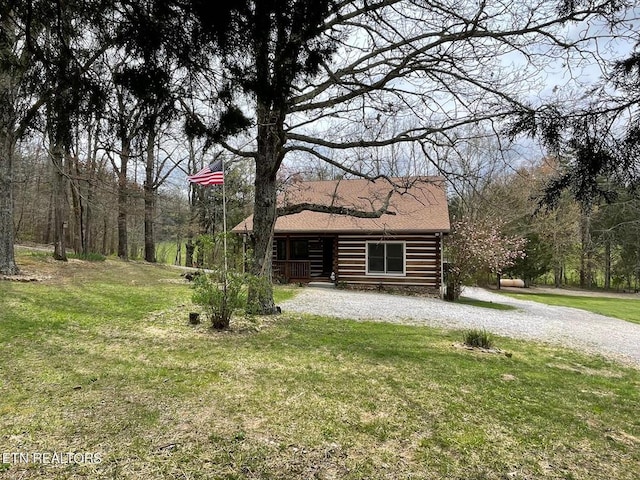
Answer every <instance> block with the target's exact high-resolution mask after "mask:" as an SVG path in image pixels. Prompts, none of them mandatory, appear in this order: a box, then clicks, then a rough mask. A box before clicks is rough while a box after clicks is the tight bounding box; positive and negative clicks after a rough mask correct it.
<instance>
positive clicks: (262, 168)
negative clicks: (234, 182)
mask: <svg viewBox="0 0 640 480" xmlns="http://www.w3.org/2000/svg"><path fill="white" fill-rule="evenodd" d="M283 112H284V110H282V111H280V112H278V111H274V110H273V109H268V108H267V107H265V106H260V105H259V106H258V112H257V113H258V115H257V118H258V155H257V158H256V179H255V182H254V186H255V205H254V209H253V237H254V262H253V273H254V274H255V275H258V276H259V277H260V278H261V279H262V280H263V281H262V282H261V285H260V288H258V289H253V291H250V292H249V302H250V305H252V307H253V308H255V309H257V310H258V311H259V312H260V313H262V314H272V313H275V312H276V307H275V304H274V301H273V286H272V283H271V280H272V277H271V273H272V272H271V260H272V259H271V256H272V252H273V229H274V226H275V222H276V207H277V205H276V200H277V199H276V197H277V182H276V174H277V172H278V168H279V166H280V164H281V162H282V159H283V155H284V153H283V150H284V148H283V147H284V130H283V124H284V113H283Z"/></svg>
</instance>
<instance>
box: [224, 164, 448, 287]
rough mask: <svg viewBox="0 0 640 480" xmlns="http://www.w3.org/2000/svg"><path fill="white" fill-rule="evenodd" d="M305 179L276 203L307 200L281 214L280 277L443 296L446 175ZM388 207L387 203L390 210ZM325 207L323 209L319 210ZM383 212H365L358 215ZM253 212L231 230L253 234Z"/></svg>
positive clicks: (276, 272)
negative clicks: (288, 212)
mask: <svg viewBox="0 0 640 480" xmlns="http://www.w3.org/2000/svg"><path fill="white" fill-rule="evenodd" d="M390 180H391V182H393V185H392V183H390V182H389V181H388V180H385V179H378V180H377V181H375V182H372V181H368V180H364V179H353V180H344V179H343V180H332V181H312V182H305V181H300V182H296V183H294V184H292V185H290V186H289V187H288V188H287V189H286V191H285V192H284V194H282V195H281V196H280V197H279V199H278V206H279V207H283V208H284V209H285V210H286V209H287V207H294V206H296V205H301V204H305V205H306V206H307V207H308V206H310V205H311V206H320V207H324V209H325V210H326V211H315V210H302V211H300V212H298V213H293V214H288V215H284V216H279V217H278V218H277V220H276V224H275V230H274V239H273V257H272V267H273V277H274V280H276V281H278V280H279V281H283V282H294V283H306V282H317V281H325V282H329V281H333V282H336V283H339V284H342V285H344V286H347V287H354V288H377V289H391V290H394V289H410V290H412V291H418V292H420V293H427V294H432V295H440V293H441V287H442V273H443V272H442V241H443V237H444V235H446V234H447V233H448V232H449V228H450V225H449V211H448V206H447V198H446V191H445V183H444V180H443V179H442V178H440V177H412V178H393V179H390ZM385 207H386V208H385ZM321 209H322V208H319V210H321ZM379 209H382V210H384V211H385V212H386V213H383V214H382V215H379V216H378V217H377V218H376V217H373V218H361V217H356V216H353V215H352V214H351V215H349V214H341V213H338V212H345V213H349V212H351V213H353V212H367V215H371V214H372V212H375V211H377V210H379ZM252 220H253V217H252V216H250V217H248V218H247V219H245V220H244V221H243V222H241V223H240V224H238V225H237V226H236V227H235V228H234V229H233V230H232V231H233V232H234V233H237V234H240V235H246V236H248V237H250V236H251V235H252V233H253V232H252V225H253V223H252Z"/></svg>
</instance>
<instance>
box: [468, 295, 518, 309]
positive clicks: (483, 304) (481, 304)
mask: <svg viewBox="0 0 640 480" xmlns="http://www.w3.org/2000/svg"><path fill="white" fill-rule="evenodd" d="M456 303H461V304H463V305H471V306H472V307H481V308H491V309H493V310H517V309H516V307H513V306H511V305H505V304H504V303H496V302H487V301H485V300H478V299H475V298H470V297H460V298H458V299H457V300H456Z"/></svg>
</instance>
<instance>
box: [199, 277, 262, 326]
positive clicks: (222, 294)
mask: <svg viewBox="0 0 640 480" xmlns="http://www.w3.org/2000/svg"><path fill="white" fill-rule="evenodd" d="M248 284H249V281H248V278H247V275H245V274H242V273H238V272H235V271H228V272H227V273H226V275H225V273H224V272H223V271H216V272H214V273H211V274H209V275H203V274H201V275H197V276H196V277H195V278H194V282H193V288H194V292H193V296H192V300H193V303H196V304H198V305H201V306H203V307H204V308H205V310H206V312H207V314H208V315H209V318H210V319H211V326H212V327H213V328H215V329H216V330H225V329H227V328H229V323H230V321H231V315H233V312H234V311H236V310H238V309H241V308H244V307H245V306H246V304H247V287H248Z"/></svg>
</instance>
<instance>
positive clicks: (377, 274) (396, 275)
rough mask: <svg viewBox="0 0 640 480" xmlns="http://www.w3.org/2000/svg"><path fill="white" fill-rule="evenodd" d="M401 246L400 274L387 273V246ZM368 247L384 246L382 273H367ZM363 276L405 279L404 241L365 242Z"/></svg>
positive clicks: (405, 254) (405, 244) (405, 245)
mask: <svg viewBox="0 0 640 480" xmlns="http://www.w3.org/2000/svg"><path fill="white" fill-rule="evenodd" d="M389 244H393V245H402V272H387V271H386V270H387V247H386V246H387V245H389ZM369 245H384V246H385V248H384V269H385V271H384V272H377V271H373V272H372V271H369ZM365 274H366V275H368V276H376V277H406V276H407V242H405V241H376V240H367V241H366V244H365Z"/></svg>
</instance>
